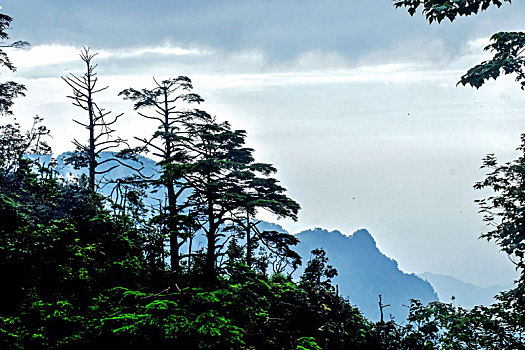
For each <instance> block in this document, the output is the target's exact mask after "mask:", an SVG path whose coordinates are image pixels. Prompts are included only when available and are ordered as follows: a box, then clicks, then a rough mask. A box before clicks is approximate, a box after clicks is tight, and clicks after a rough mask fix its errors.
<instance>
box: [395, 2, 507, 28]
mask: <svg viewBox="0 0 525 350" xmlns="http://www.w3.org/2000/svg"><path fill="white" fill-rule="evenodd" d="M504 2H508V3H510V2H511V1H510V0H502V1H500V0H453V1H450V0H394V6H395V7H396V8H398V7H406V8H407V10H408V13H410V15H411V16H413V15H414V14H415V13H416V12H417V10H418V8H421V11H422V13H423V15H424V16H425V18H426V19H427V21H428V22H429V23H432V22H434V21H436V22H438V23H441V21H442V20H444V19H445V18H446V19H448V20H449V21H450V22H452V21H454V20H455V19H456V17H458V16H470V15H474V14H477V13H479V12H481V11H485V10H486V9H488V8H489V7H490V6H497V7H500V6H501V5H502V4H503V3H504Z"/></svg>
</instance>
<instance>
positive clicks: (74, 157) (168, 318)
mask: <svg viewBox="0 0 525 350" xmlns="http://www.w3.org/2000/svg"><path fill="white" fill-rule="evenodd" d="M397 4H398V5H397V6H402V5H404V6H409V8H410V11H411V13H412V12H413V11H415V9H416V8H417V7H418V6H419V3H417V2H416V3H414V2H410V1H408V2H403V3H397ZM496 4H497V5H498V6H499V5H501V4H500V3H496ZM489 5H490V3H483V5H482V6H483V7H484V8H486V7H487V6H489ZM455 6H460V5H458V4H453V5H451V4H449V3H446V4H443V5H442V6H441V7H439V6H438V7H436V8H434V7H433V8H431V10H432V11H431V12H432V13H434V15H435V13H436V11H437V12H438V14H439V13H440V11H443V10H444V9H448V10H450V7H452V8H453V9H455ZM476 8H477V7H476ZM426 11H427V12H428V11H429V10H428V9H426ZM455 11H456V12H457V9H456V10H455ZM476 11H477V10H476ZM456 12H452V13H450V12H447V13H448V15H447V13H445V15H447V16H448V18H450V19H453V18H454V16H455V14H456ZM469 13H470V12H469ZM469 13H467V14H469ZM460 14H461V13H460ZM431 18H434V17H431ZM441 19H443V17H441V16H438V17H437V20H438V21H440V20H441ZM11 21H12V19H11V18H10V17H9V16H7V15H3V14H2V15H0V38H2V39H4V40H7V39H8V38H9V37H8V34H7V32H6V30H7V29H8V28H9V26H10V24H11ZM496 39H497V40H499V39H498V38H496ZM26 45H28V44H27V43H25V42H15V43H12V44H10V43H7V42H6V43H5V45H4V46H2V47H5V46H9V47H14V48H16V47H23V46H26ZM522 46H523V45H522ZM512 47H514V46H512ZM512 50H514V49H512ZM513 52H514V51H513ZM514 53H515V52H514ZM0 58H1V59H0V65H1V66H3V67H4V68H5V69H8V70H11V71H14V70H15V66H14V64H13V63H11V61H10V60H9V58H8V56H7V54H6V53H5V52H4V51H1V50H0ZM96 59H97V55H96V53H95V52H93V51H91V50H90V49H88V48H84V49H83V50H82V51H81V52H80V60H81V61H82V62H83V64H84V66H85V72H84V73H83V74H82V75H73V74H70V75H66V76H64V77H63V82H64V84H66V85H67V86H69V88H70V91H71V93H70V95H69V100H70V101H69V102H72V103H73V105H74V106H76V107H77V108H78V115H77V117H75V118H76V119H75V120H74V121H75V123H76V124H77V125H78V127H79V128H82V130H85V138H84V139H80V140H78V139H74V140H71V141H72V142H73V144H74V146H75V148H76V149H75V151H74V152H71V153H70V154H69V155H68V156H67V157H66V158H64V159H63V160H61V162H62V161H63V162H65V163H67V164H71V165H72V166H73V167H74V168H76V169H85V172H84V173H82V174H81V173H78V174H77V175H78V176H73V177H70V178H67V177H66V178H65V177H63V176H60V174H59V173H58V172H57V166H58V165H59V164H58V161H56V160H53V159H52V157H51V158H50V159H49V162H38V161H35V160H32V159H31V158H27V157H26V156H25V155H26V154H41V155H50V154H52V150H51V148H50V147H49V145H48V143H47V142H48V141H49V136H50V131H49V130H48V129H47V128H46V127H45V126H44V125H45V121H44V120H43V119H42V118H40V117H35V118H34V124H33V126H32V127H30V128H29V129H28V130H23V129H22V128H21V126H20V125H18V124H17V123H2V124H1V125H0V218H1V221H0V275H1V276H2V282H3V283H2V292H3V293H2V294H3V302H2V304H1V306H0V348H2V349H93V348H101V349H165V348H167V347H173V348H177V349H178V348H180V349H297V350H299V349H301V350H305V349H316V350H319V349H327V350H328V349H407V350H408V349H411V350H416V349H524V348H525V343H524V339H525V328H524V324H525V322H524V319H525V301H524V298H525V293H524V288H525V277H524V274H523V271H524V270H523V269H524V267H525V262H524V252H525V237H524V232H525V229H524V226H525V224H524V223H523V215H522V214H523V208H524V207H525V204H524V201H525V197H524V195H523V194H524V193H525V188H524V186H525V181H524V179H525V171H524V169H525V155H524V154H521V155H520V157H519V158H518V159H517V160H515V161H511V162H508V163H504V164H500V163H498V161H497V160H496V158H495V156H494V155H489V156H487V158H486V159H485V161H484V168H485V169H486V170H487V175H486V179H485V180H483V181H481V182H479V183H477V184H476V187H477V188H479V189H483V188H489V189H491V190H493V192H494V193H495V194H494V195H493V196H491V197H488V198H486V199H482V200H480V201H479V203H480V206H481V209H482V212H483V213H484V214H485V220H486V221H487V222H488V223H490V224H491V231H489V232H487V233H485V234H484V235H483V237H484V238H486V239H488V240H493V241H495V242H496V243H497V244H498V245H499V246H500V247H501V249H502V250H503V251H504V252H505V253H506V254H508V255H509V256H510V257H511V258H514V262H515V264H516V268H517V269H518V271H519V273H520V279H519V280H518V281H517V284H516V287H515V288H514V289H512V290H510V291H508V292H505V293H503V294H501V295H500V296H499V297H498V302H497V303H494V304H492V305H490V306H478V307H475V308H473V309H464V308H460V307H456V306H455V305H453V304H444V303H439V302H431V303H429V304H427V305H425V304H424V303H422V302H420V301H417V300H412V301H411V302H410V305H408V306H409V314H408V317H407V320H406V321H405V322H401V320H395V321H393V320H389V318H388V316H387V315H388V307H390V305H388V304H387V303H389V302H390V301H388V300H382V299H380V300H379V302H378V311H379V312H380V314H381V317H380V320H379V321H378V322H372V321H370V320H367V319H366V318H365V317H364V316H363V315H362V313H361V312H360V311H359V310H358V309H357V308H355V307H353V306H352V302H351V301H349V300H347V299H346V298H344V297H343V296H342V290H343V286H342V285H341V287H340V288H336V287H334V284H333V280H334V278H335V277H336V276H338V274H340V275H341V276H344V275H345V273H346V272H345V271H343V270H341V271H339V272H338V271H337V269H336V268H334V267H333V266H332V265H331V262H330V261H329V258H328V256H327V254H326V252H325V251H324V250H323V249H321V247H315V248H314V247H313V246H312V248H314V249H312V250H311V253H310V257H309V260H308V261H301V256H300V255H299V253H298V252H297V250H296V247H297V245H298V243H299V240H298V237H297V236H294V235H291V234H288V233H284V232H280V231H277V230H271V229H270V230H266V229H261V228H259V227H258V223H259V220H258V219H257V215H258V214H259V213H260V212H262V211H266V212H269V213H270V214H272V215H274V216H275V217H277V218H288V219H290V220H296V219H297V217H298V212H299V209H300V206H299V204H298V203H297V202H296V201H294V200H293V199H292V198H290V197H289V196H288V194H287V191H286V189H285V188H284V187H283V186H282V185H281V184H280V182H279V181H278V179H277V178H276V177H275V176H276V173H277V169H276V168H275V167H274V166H273V165H272V164H269V163H261V162H258V161H256V159H255V156H254V150H253V149H252V148H249V147H247V146H246V140H247V132H246V131H245V130H237V129H235V127H234V126H232V125H231V124H230V123H229V122H228V121H226V120H225V119H223V118H224V117H223V116H217V117H216V116H213V115H212V114H210V113H211V112H206V111H204V110H202V109H200V104H201V103H202V102H203V100H204V99H203V97H201V96H200V95H198V94H197V93H196V92H195V91H194V90H193V85H192V81H191V79H190V78H189V77H187V76H174V77H171V78H163V79H160V78H153V79H152V81H151V84H150V85H149V86H146V87H143V86H134V87H129V88H127V89H125V90H123V91H121V92H120V94H119V96H115V98H121V99H124V100H125V101H127V102H129V103H130V105H131V106H132V107H133V109H134V110H135V112H136V113H138V114H139V115H140V116H141V117H143V118H144V120H145V122H149V123H152V124H153V125H154V126H155V127H156V131H155V132H154V133H153V134H152V135H147V136H144V135H136V136H135V137H134V138H133V139H132V140H125V139H122V138H120V137H119V136H118V126H119V120H120V117H121V114H115V113H111V112H110V111H109V110H107V109H105V108H104V106H101V105H100V104H99V102H98V101H99V100H98V99H97V98H98V96H99V93H100V92H101V91H103V90H105V87H104V86H105V85H104V84H103V77H102V76H101V77H99V76H98V70H97V64H96V63H95V62H96ZM505 62H508V60H507V61H505ZM517 63H522V61H518V62H517ZM513 68H515V67H514V66H513ZM471 73H472V72H471ZM492 77H494V74H492ZM520 77H521V76H520ZM485 78H486V77H485V76H484V77H483V79H481V81H480V80H476V81H477V83H476V81H474V83H472V82H471V84H473V85H475V86H477V85H481V84H482V83H483V82H484V79H485ZM99 79H100V83H99ZM464 79H468V76H467V77H466V78H464ZM476 84H477V85H476ZM25 91H26V89H25V87H24V86H23V85H22V84H19V83H16V82H11V81H9V82H4V83H1V84H0V118H5V117H6V116H7V115H11V114H12V113H13V111H12V105H13V103H14V101H15V100H16V99H17V98H19V97H23V96H24V94H25ZM65 100H66V99H65ZM17 102H18V101H17ZM20 103H23V101H21V102H20ZM64 103H67V101H64ZM51 134H52V130H51ZM61 136H67V135H61ZM518 150H519V151H520V153H524V152H525V137H524V138H523V144H522V145H521V146H520V148H519V149H518ZM107 151H113V152H114V153H111V157H102V155H103V154H105V153H104V152H107ZM146 154H147V155H150V156H152V157H153V158H154V159H155V162H156V164H157V171H156V172H154V173H151V172H146V171H145V167H144V165H143V164H142V163H141V162H140V160H141V159H143V158H141V157H142V156H144V155H146ZM33 159H34V158H33ZM129 161H132V163H130V162H129ZM118 168H121V169H122V174H126V176H122V177H117V178H108V177H107V176H106V175H107V174H108V173H109V172H110V171H113V170H117V169H118ZM124 169H125V170H124ZM108 188H109V189H111V190H110V191H106V190H104V191H103V189H108ZM158 193H164V194H165V195H164V196H161V197H160V198H158V197H157V199H156V200H153V201H151V197H150V196H152V195H153V196H155V195H156V194H158ZM152 203H154V204H152ZM314 233H315V232H309V233H304V234H302V235H300V236H299V237H301V236H302V237H304V241H305V242H306V241H310V242H315V240H316V239H317V238H318V235H317V234H316V235H315V237H314V236H312V235H313V234H314ZM323 234H324V233H321V235H323ZM335 235H336V237H337V238H336V240H338V243H337V244H341V242H344V241H345V240H347V239H350V238H347V237H342V235H341V236H338V234H335ZM354 235H355V236H354V237H353V238H352V239H354V240H357V241H359V240H362V241H363V242H361V243H364V244H365V245H364V246H365V247H368V248H364V249H365V250H366V249H370V250H374V248H376V247H375V242H374V241H373V239H372V238H371V236H370V235H369V234H368V232H364V231H358V232H357V233H355V234H354ZM196 241H201V242H205V245H204V246H203V247H202V246H196V245H195V244H194V243H195V242H196ZM327 242H329V241H327ZM314 245H315V244H314ZM309 248H310V247H309ZM309 248H308V249H309ZM334 259H336V260H338V259H341V258H340V257H338V256H335V257H334ZM301 263H302V264H303V266H304V268H303V269H302V273H301V274H300V277H299V278H298V279H297V280H295V281H294V280H293V279H292V276H291V272H292V271H294V270H297V269H298V268H299V266H300V265H301ZM387 264H390V265H391V268H393V267H395V262H393V261H387ZM342 266H343V269H344V268H345V266H344V265H342ZM356 273H359V271H356ZM413 279H416V277H414V278H413ZM416 280H417V279H416ZM370 283H372V282H370ZM392 284H393V285H392V288H395V287H396V284H395V282H392ZM344 288H346V287H344ZM429 291H430V289H429ZM373 292H374V293H375V291H373ZM430 294H431V292H430ZM385 295H387V294H386V292H385ZM383 315H384V316H385V317H383Z"/></svg>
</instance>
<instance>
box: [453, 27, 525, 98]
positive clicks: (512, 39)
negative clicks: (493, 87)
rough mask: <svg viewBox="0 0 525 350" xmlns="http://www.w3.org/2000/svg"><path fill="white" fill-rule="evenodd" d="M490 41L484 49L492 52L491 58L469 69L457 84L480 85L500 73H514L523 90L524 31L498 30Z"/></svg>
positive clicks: (495, 77)
mask: <svg viewBox="0 0 525 350" xmlns="http://www.w3.org/2000/svg"><path fill="white" fill-rule="evenodd" d="M490 40H491V43H490V44H489V45H487V46H486V47H485V51H490V52H492V53H493V54H494V56H493V57H492V59H490V60H488V61H484V62H482V63H480V64H478V65H476V66H474V67H473V68H471V69H469V71H468V72H467V74H465V75H463V76H462V77H461V80H460V81H459V83H458V84H462V85H467V84H468V85H470V86H472V87H475V88H479V87H481V86H482V85H483V84H484V83H485V82H487V81H488V80H490V79H494V80H495V79H497V78H498V77H499V76H500V75H501V74H504V75H507V74H515V75H516V82H518V83H519V84H520V86H521V89H522V90H525V57H524V56H523V52H524V50H525V32H499V33H496V34H494V35H492V37H491V38H490Z"/></svg>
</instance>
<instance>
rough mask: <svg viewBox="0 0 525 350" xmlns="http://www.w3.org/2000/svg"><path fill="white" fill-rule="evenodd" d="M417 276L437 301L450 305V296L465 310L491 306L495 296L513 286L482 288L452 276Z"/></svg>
mask: <svg viewBox="0 0 525 350" xmlns="http://www.w3.org/2000/svg"><path fill="white" fill-rule="evenodd" d="M418 276H419V277H421V278H424V279H425V280H427V281H429V282H430V284H431V285H432V286H433V287H434V289H435V290H436V292H437V294H438V296H439V300H441V301H442V302H445V303H450V302H452V296H454V304H456V305H458V306H462V307H465V308H472V307H474V306H476V305H489V304H492V303H494V302H495V301H496V300H495V299H494V296H495V295H497V294H498V293H500V292H502V291H505V290H509V289H511V288H513V285H507V286H502V285H493V286H488V287H485V288H483V287H479V286H476V285H474V284H471V283H467V282H464V281H461V280H460V279H457V278H455V277H452V276H447V275H440V274H435V273H431V272H425V273H421V274H419V275H418Z"/></svg>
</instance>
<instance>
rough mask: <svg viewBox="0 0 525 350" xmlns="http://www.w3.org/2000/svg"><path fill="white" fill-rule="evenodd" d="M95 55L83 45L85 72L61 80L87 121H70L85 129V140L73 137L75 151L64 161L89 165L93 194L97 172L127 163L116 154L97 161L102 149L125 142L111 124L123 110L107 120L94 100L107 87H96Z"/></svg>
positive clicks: (90, 186) (81, 54) (90, 187)
mask: <svg viewBox="0 0 525 350" xmlns="http://www.w3.org/2000/svg"><path fill="white" fill-rule="evenodd" d="M96 55H97V53H91V50H90V49H89V48H83V49H82V51H81V52H80V58H81V59H82V61H83V62H84V63H85V67H86V72H85V73H84V74H83V75H82V76H76V75H74V74H69V75H68V76H65V77H62V80H64V82H66V84H67V85H69V86H70V87H71V89H72V90H73V94H72V95H70V96H68V98H70V99H71V100H73V105H75V106H77V107H80V108H81V109H83V110H84V111H86V112H87V118H86V119H87V121H86V122H80V121H78V120H75V119H73V121H74V122H75V123H77V124H79V125H81V126H83V127H84V128H86V129H87V130H88V140H87V143H82V142H80V141H78V140H76V139H75V140H73V144H74V145H75V147H76V152H75V154H74V155H73V156H72V157H69V158H68V159H66V161H67V162H69V163H72V164H73V165H74V166H75V167H76V168H83V167H87V168H88V187H89V190H90V191H91V192H92V193H95V191H96V188H97V184H98V183H97V176H98V175H104V174H106V173H108V172H109V171H111V170H113V169H115V168H116V167H118V166H119V165H124V166H127V164H126V163H124V162H122V161H121V160H119V159H118V158H116V157H111V158H108V159H105V160H102V161H100V160H99V158H100V156H101V153H102V152H106V151H111V150H116V149H117V148H119V147H120V146H122V144H123V143H125V140H123V139H121V138H120V137H115V136H114V132H115V129H113V125H114V124H115V123H116V122H117V120H118V119H119V118H120V117H121V116H122V113H121V114H118V115H116V116H113V117H112V118H111V120H109V121H108V120H107V118H108V117H109V115H110V114H111V111H106V110H105V109H104V108H101V107H100V106H99V105H98V104H97V103H96V102H95V95H96V94H97V93H99V92H101V91H104V90H106V89H107V88H108V86H105V87H98V86H97V83H98V77H97V73H96V68H97V66H98V65H97V64H93V58H95V56H96ZM107 163H112V164H107ZM103 165H105V169H103V168H104V167H102V166H103Z"/></svg>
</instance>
